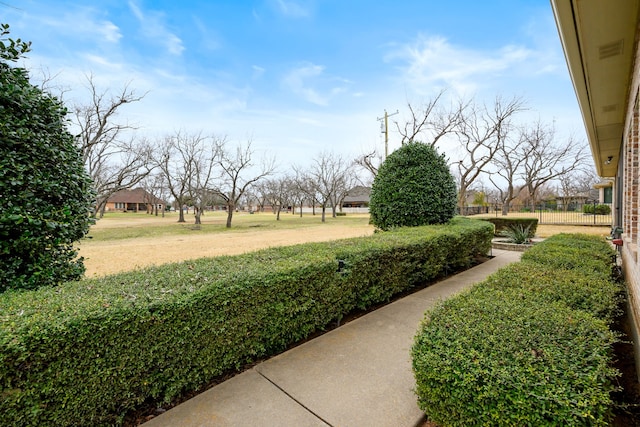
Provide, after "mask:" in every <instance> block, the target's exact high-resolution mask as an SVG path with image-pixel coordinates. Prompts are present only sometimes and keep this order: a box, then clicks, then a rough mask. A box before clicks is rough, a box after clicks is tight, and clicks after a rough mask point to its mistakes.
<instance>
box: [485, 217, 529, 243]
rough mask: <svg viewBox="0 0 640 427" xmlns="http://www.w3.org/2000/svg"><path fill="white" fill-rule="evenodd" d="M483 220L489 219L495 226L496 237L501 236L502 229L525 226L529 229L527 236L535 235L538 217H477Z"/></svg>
mask: <svg viewBox="0 0 640 427" xmlns="http://www.w3.org/2000/svg"><path fill="white" fill-rule="evenodd" d="M478 219H482V220H483V221H489V222H490V223H492V224H493V225H494V226H495V235H496V237H498V236H501V235H502V233H503V232H504V231H508V230H509V229H511V228H513V227H519V226H521V227H525V228H528V229H529V237H530V238H531V237H533V236H535V235H536V231H537V229H538V218H502V217H498V218H478Z"/></svg>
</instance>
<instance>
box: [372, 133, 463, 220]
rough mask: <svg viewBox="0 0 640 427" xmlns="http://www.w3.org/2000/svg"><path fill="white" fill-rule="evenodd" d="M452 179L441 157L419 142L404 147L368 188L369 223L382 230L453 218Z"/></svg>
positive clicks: (453, 180) (396, 152) (392, 155)
mask: <svg viewBox="0 0 640 427" xmlns="http://www.w3.org/2000/svg"><path fill="white" fill-rule="evenodd" d="M456 202H457V192H456V183H455V179H454V178H453V176H452V175H451V172H450V171H449V166H448V165H447V162H446V160H445V159H444V156H443V155H440V154H438V153H437V151H436V149H435V148H433V147H431V146H428V145H425V144H422V143H418V142H410V143H407V144H404V145H403V146H402V147H400V148H399V149H398V150H396V151H394V152H393V153H391V154H390V155H389V157H387V159H386V160H385V161H384V163H383V164H382V165H381V166H380V169H379V171H378V174H377V176H376V177H375V179H374V181H373V186H372V187H371V199H370V202H369V212H370V214H371V222H372V223H373V225H375V226H376V227H378V228H380V229H382V230H388V229H391V228H394V227H405V226H410V227H411V226H420V225H425V224H443V223H446V222H447V221H449V220H450V219H451V218H453V216H454V214H455V209H456Z"/></svg>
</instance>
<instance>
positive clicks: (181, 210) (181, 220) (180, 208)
mask: <svg viewBox="0 0 640 427" xmlns="http://www.w3.org/2000/svg"><path fill="white" fill-rule="evenodd" d="M178 212H179V213H178V222H186V221H185V220H184V209H182V204H180V206H179V207H178Z"/></svg>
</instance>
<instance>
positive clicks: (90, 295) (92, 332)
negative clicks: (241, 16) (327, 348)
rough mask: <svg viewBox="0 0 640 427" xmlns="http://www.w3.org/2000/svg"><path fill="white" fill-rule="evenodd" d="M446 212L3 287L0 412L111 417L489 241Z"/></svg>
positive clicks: (265, 350) (483, 226) (55, 420)
mask: <svg viewBox="0 0 640 427" xmlns="http://www.w3.org/2000/svg"><path fill="white" fill-rule="evenodd" d="M492 232H493V229H492V227H491V226H490V225H489V224H487V223H485V222H481V221H471V220H466V219H464V218H455V219H454V220H453V221H452V222H451V224H449V225H442V226H426V227H417V228H411V229H399V230H397V231H394V232H389V233H377V234H375V235H373V236H370V237H364V238H357V239H345V240H338V241H334V242H327V243H315V244H305V245H296V246H290V247H282V248H271V249H267V250H262V251H258V252H254V253H250V254H245V255H239V256H230V257H219V258H209V259H199V260H195V261H188V262H184V263H180V264H173V265H166V266H161V267H155V268H148V269H145V270H139V271H135V272H130V273H122V274H118V275H113V276H109V277H106V278H101V279H92V280H83V281H80V282H74V283H68V284H65V285H63V286H60V287H57V288H50V289H40V290H37V291H32V292H9V293H5V294H2V295H0V425H38V426H42V425H113V424H120V423H121V422H122V419H123V416H124V415H125V414H126V412H127V411H128V410H130V409H131V408H135V407H136V406H137V405H140V404H141V403H142V402H144V401H145V400H147V399H157V400H158V399H159V400H165V401H170V400H171V399H172V398H174V397H176V396H177V395H179V394H180V393H181V392H183V391H185V390H193V389H198V388H199V387H202V386H203V385H205V384H206V383H207V382H208V381H210V380H211V379H212V378H214V377H216V376H218V375H220V374H222V373H224V372H227V371H229V370H230V369H237V368H240V367H242V366H243V365H244V364H246V363H248V362H251V361H253V360H256V359H257V358H259V357H262V356H266V355H271V354H275V353H277V352H279V351H281V350H282V349H284V348H286V347H287V346H288V345H289V344H291V343H294V342H297V341H299V340H301V339H304V338H305V337H307V336H308V335H309V334H310V333H311V332H313V331H315V330H318V329H322V328H324V327H326V326H327V325H328V324H329V323H330V322H333V321H336V320H339V319H340V318H341V317H342V316H344V315H345V314H347V313H348V312H349V311H350V310H352V309H354V308H355V307H367V306H370V305H371V304H375V303H378V302H382V301H385V300H388V299H389V298H390V297H391V296H392V295H393V294H395V293H398V292H401V291H404V290H406V289H408V288H411V287H413V286H416V285H418V284H420V283H424V282H426V281H429V280H432V279H434V278H436V277H437V276H439V275H442V274H443V273H444V272H446V271H447V270H450V269H453V268H457V267H459V266H462V265H466V264H468V263H469V262H470V261H471V259H472V258H473V257H474V256H477V255H479V254H483V255H484V254H486V253H487V252H488V250H489V248H490V246H491V237H492Z"/></svg>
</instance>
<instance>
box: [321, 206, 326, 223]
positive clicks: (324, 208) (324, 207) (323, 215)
mask: <svg viewBox="0 0 640 427" xmlns="http://www.w3.org/2000/svg"><path fill="white" fill-rule="evenodd" d="M326 212H327V206H326V205H322V222H324V219H325V214H326Z"/></svg>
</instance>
